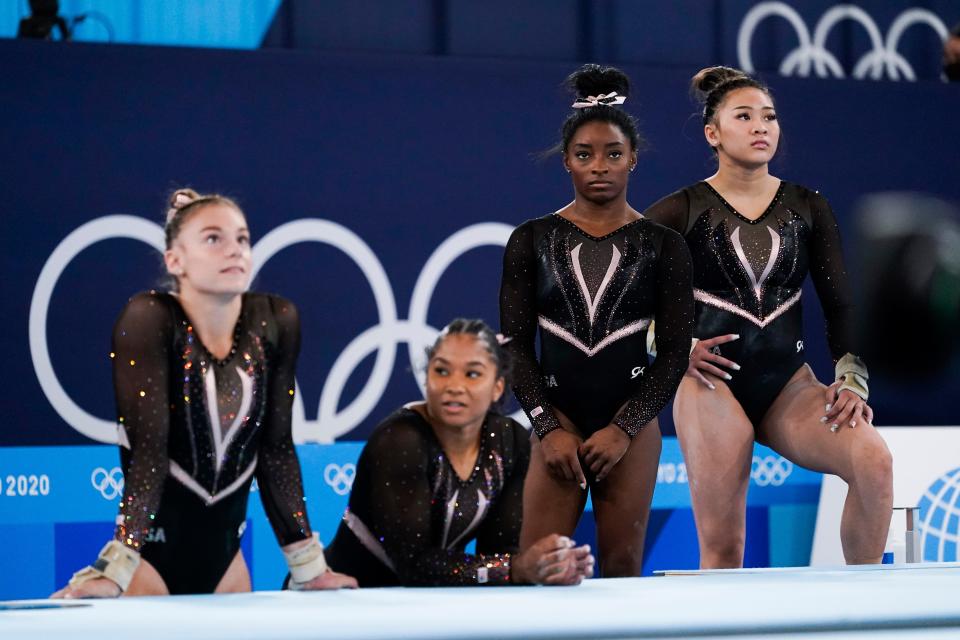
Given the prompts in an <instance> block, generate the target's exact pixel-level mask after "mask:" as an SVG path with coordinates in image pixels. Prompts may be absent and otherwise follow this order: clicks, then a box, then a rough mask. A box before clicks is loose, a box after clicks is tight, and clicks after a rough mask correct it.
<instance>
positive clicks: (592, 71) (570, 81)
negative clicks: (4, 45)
mask: <svg viewBox="0 0 960 640" xmlns="http://www.w3.org/2000/svg"><path fill="white" fill-rule="evenodd" d="M564 84H566V86H567V88H568V89H569V90H570V92H571V93H573V94H574V96H575V97H577V98H586V97H587V96H598V95H600V94H604V93H605V94H609V93H611V92H614V91H615V92H616V93H617V94H618V95H621V96H625V97H626V96H629V95H630V78H628V77H627V74H625V73H624V72H623V71H620V69H617V68H616V67H601V66H600V65H598V64H585V65H583V66H582V67H580V68H579V69H577V70H576V71H574V72H573V73H571V74H570V75H569V76H568V77H567V80H566V82H565V83H564Z"/></svg>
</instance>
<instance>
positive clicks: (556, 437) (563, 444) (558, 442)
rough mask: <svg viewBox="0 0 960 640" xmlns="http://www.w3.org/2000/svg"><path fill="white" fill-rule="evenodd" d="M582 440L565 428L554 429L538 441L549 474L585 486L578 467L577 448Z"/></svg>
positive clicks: (584, 487)
mask: <svg viewBox="0 0 960 640" xmlns="http://www.w3.org/2000/svg"><path fill="white" fill-rule="evenodd" d="M582 442H583V440H582V439H581V438H580V437H578V436H576V435H574V434H572V433H570V432H569V431H567V430H566V429H563V428H560V429H554V430H553V431H551V432H550V433H548V434H547V435H545V436H544V437H543V439H542V440H541V441H540V448H541V450H542V451H543V461H544V462H545V463H546V464H547V469H549V470H550V475H552V476H553V477H555V478H556V479H557V480H572V481H574V482H576V483H577V484H578V485H580V488H581V489H586V488H587V479H586V478H585V477H584V476H583V469H581V468H580V457H579V456H578V449H579V447H580V444H581V443H582Z"/></svg>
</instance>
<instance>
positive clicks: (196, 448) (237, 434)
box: [53, 189, 356, 598]
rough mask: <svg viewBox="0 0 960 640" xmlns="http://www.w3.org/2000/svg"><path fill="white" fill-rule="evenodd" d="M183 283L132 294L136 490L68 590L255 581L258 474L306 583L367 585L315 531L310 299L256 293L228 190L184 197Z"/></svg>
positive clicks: (179, 199)
mask: <svg viewBox="0 0 960 640" xmlns="http://www.w3.org/2000/svg"><path fill="white" fill-rule="evenodd" d="M165 234H166V252H165V253H164V261H165V263H166V268H167V271H168V273H169V274H170V275H171V276H172V281H173V292H171V293H160V292H156V291H150V292H146V293H139V294H137V295H135V296H134V297H133V298H131V299H130V301H129V302H128V303H127V305H126V307H125V308H124V309H123V312H122V313H121V314H120V317H119V319H118V320H117V323H116V325H115V327H114V331H113V350H112V352H111V354H110V357H111V358H112V359H113V382H114V391H115V394H116V401H117V414H118V420H119V425H118V435H119V442H120V458H121V464H122V468H123V473H124V479H125V484H124V489H123V497H122V500H121V502H120V508H119V515H118V516H117V526H116V533H115V537H114V539H113V540H111V541H110V542H108V543H107V544H106V546H104V547H103V550H102V551H101V552H100V555H99V557H98V558H97V560H96V561H95V562H94V563H93V564H92V565H91V566H88V567H86V568H84V569H82V570H80V571H78V572H77V573H76V574H74V576H73V578H72V579H71V580H70V582H69V584H68V585H67V586H66V587H64V588H63V589H61V590H59V591H57V592H56V593H55V594H53V597H55V598H83V597H115V596H119V595H121V594H123V595H163V594H180V593H211V592H215V593H226V592H238V591H250V589H251V583H250V575H249V572H248V571H247V566H246V563H245V562H244V559H243V555H242V554H241V552H240V538H241V536H242V535H243V530H244V526H245V523H246V514H247V497H248V495H249V492H250V485H251V483H252V481H253V478H254V477H256V479H257V482H258V484H259V488H260V495H261V498H262V500H263V504H264V509H265V511H266V513H267V517H268V518H269V520H270V523H271V525H272V526H273V529H274V532H275V534H276V536H277V539H278V541H279V542H280V545H281V546H282V550H283V554H284V556H285V557H286V561H287V564H288V565H289V567H290V571H291V574H292V585H293V587H294V588H297V589H308V590H313V589H334V588H339V587H352V586H356V582H355V580H354V579H353V578H351V577H349V576H345V575H341V574H339V573H336V572H333V571H331V570H329V568H328V567H327V566H326V563H325V560H324V555H323V548H322V546H321V545H320V543H319V541H318V540H317V538H316V536H315V535H314V534H312V532H311V530H310V524H309V522H308V520H307V513H306V504H305V500H304V496H303V487H302V483H301V479H300V467H299V464H298V461H297V456H296V452H295V450H294V446H293V440H292V437H291V407H292V403H293V393H294V372H295V368H296V362H297V355H298V352H299V348H300V323H299V318H298V315H297V309H296V307H294V305H293V304H292V303H291V302H290V301H288V300H284V299H283V298H280V297H277V296H273V295H267V294H262V293H253V292H248V291H247V287H248V285H249V283H250V274H251V249H250V232H249V230H248V229H247V223H246V219H245V217H244V214H243V212H242V211H241V210H240V208H239V207H238V206H237V205H236V203H234V202H233V201H232V200H230V199H229V198H226V197H224V196H220V195H215V194H211V195H200V194H198V193H196V192H195V191H193V190H191V189H180V190H178V191H176V192H175V193H174V194H173V196H172V197H171V199H170V209H169V211H168V213H167V218H166V227H165Z"/></svg>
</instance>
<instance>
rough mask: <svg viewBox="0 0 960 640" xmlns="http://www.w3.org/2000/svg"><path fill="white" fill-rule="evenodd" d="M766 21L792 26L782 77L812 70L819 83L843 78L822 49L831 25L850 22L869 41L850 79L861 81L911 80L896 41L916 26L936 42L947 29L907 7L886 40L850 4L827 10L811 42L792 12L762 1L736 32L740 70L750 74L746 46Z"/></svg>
mask: <svg viewBox="0 0 960 640" xmlns="http://www.w3.org/2000/svg"><path fill="white" fill-rule="evenodd" d="M771 16H778V17H781V18H784V19H785V20H786V21H787V22H789V23H790V25H791V26H792V27H793V29H794V31H795V32H796V34H797V38H798V39H799V40H800V44H799V45H798V46H797V48H796V49H794V50H793V51H791V52H790V53H789V54H788V55H787V56H786V57H785V58H784V59H783V61H782V62H781V63H780V69H779V72H780V74H781V75H785V76H792V75H798V76H804V77H806V76H809V75H810V72H811V68H812V70H813V71H814V73H816V75H817V76H818V77H820V78H829V77H834V78H843V77H845V73H844V70H843V67H842V66H841V65H840V62H839V61H838V60H837V58H836V57H835V56H834V55H833V54H832V53H830V52H829V51H827V50H826V48H825V44H826V42H827V36H828V35H829V34H830V31H831V29H833V27H834V25H836V24H837V23H838V22H841V21H843V20H853V21H854V22H857V23H859V24H861V25H862V26H863V28H864V29H865V30H866V32H867V36H868V37H869V38H870V45H871V50H870V51H869V52H868V53H867V54H866V55H864V56H863V57H862V58H860V60H859V61H857V63H856V64H855V65H854V67H853V77H854V78H857V79H860V80H862V79H864V78H866V77H867V76H868V75H869V77H870V78H871V79H872V80H879V79H881V78H882V77H883V74H884V72H886V74H887V76H888V77H889V78H890V79H891V80H900V79H901V78H904V79H906V80H916V79H917V78H916V74H915V73H914V71H913V67H912V66H911V65H910V63H909V62H907V60H906V59H905V58H904V57H903V56H902V55H900V54H899V53H898V52H897V47H898V46H899V44H900V38H901V36H903V32H904V31H906V30H907V28H908V27H910V26H912V25H914V24H917V23H921V24H926V25H928V26H930V27H931V28H932V29H933V30H934V31H936V33H937V35H939V36H940V39H941V40H946V39H947V37H948V35H949V30H948V29H947V27H946V25H945V24H944V23H943V21H942V20H941V19H940V18H939V17H938V16H937V15H936V14H934V13H932V12H931V11H928V10H927V9H918V8H911V9H907V10H906V11H904V12H902V13H901V14H900V15H899V16H897V18H896V19H895V20H894V21H893V23H891V25H890V30H889V31H887V37H886V40H884V39H883V37H882V36H881V34H880V29H879V28H878V27H877V23H876V22H874V20H873V18H871V17H870V14H868V13H867V12H866V11H864V10H863V9H861V8H860V7H858V6H857V5H854V4H838V5H835V6H833V7H831V8H830V9H829V10H827V12H826V13H824V14H823V16H821V17H820V21H819V22H817V26H816V28H815V29H814V30H813V36H812V37H811V35H810V31H809V30H808V29H807V25H806V23H804V21H803V18H801V17H800V14H799V13H797V11H796V10H795V9H794V8H793V7H791V6H790V5H788V4H787V3H785V2H761V3H759V4H757V5H756V6H754V7H753V8H752V9H750V11H748V12H747V14H746V16H744V18H743V22H742V23H741V24H740V31H739V32H738V33H737V56H738V58H739V59H740V67H741V68H742V69H743V70H745V71H747V72H753V71H754V67H753V59H752V57H751V55H750V43H751V41H752V39H753V33H754V31H755V30H756V28H757V25H758V24H760V23H761V22H763V21H764V20H765V19H767V18H768V17H771Z"/></svg>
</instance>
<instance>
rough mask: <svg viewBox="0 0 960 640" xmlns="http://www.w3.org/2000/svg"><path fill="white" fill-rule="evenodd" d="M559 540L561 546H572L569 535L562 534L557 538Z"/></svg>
mask: <svg viewBox="0 0 960 640" xmlns="http://www.w3.org/2000/svg"><path fill="white" fill-rule="evenodd" d="M557 542H558V543H559V544H560V546H563V547H569V546H570V538H568V537H567V536H560V537H559V538H557Z"/></svg>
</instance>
